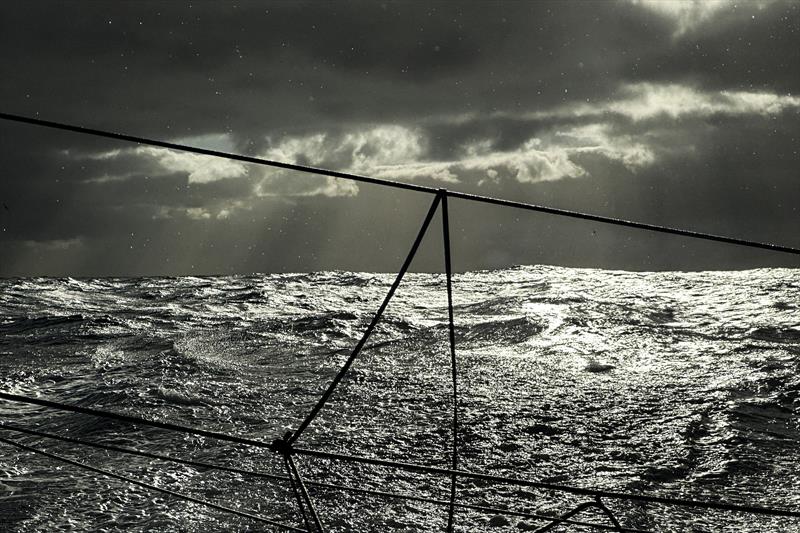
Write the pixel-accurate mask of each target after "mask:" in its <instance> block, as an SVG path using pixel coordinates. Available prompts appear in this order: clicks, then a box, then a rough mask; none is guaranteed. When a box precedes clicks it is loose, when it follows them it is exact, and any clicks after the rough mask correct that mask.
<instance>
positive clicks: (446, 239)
mask: <svg viewBox="0 0 800 533" xmlns="http://www.w3.org/2000/svg"><path fill="white" fill-rule="evenodd" d="M441 198H442V245H443V248H444V272H445V279H446V284H447V333H448V345H449V347H450V374H451V376H450V377H451V378H452V381H453V456H452V458H451V459H452V460H451V462H450V468H451V469H453V470H458V373H457V369H456V327H455V320H454V318H453V265H452V262H451V258H450V214H449V213H448V211H447V193H446V192H445V191H442V193H441ZM457 479H458V478H457V477H456V475H455V474H453V475H452V477H451V479H450V509H449V510H448V513H447V531H448V533H452V531H453V528H454V527H455V523H454V515H455V503H456V481H457Z"/></svg>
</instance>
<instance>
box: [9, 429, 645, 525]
mask: <svg viewBox="0 0 800 533" xmlns="http://www.w3.org/2000/svg"><path fill="white" fill-rule="evenodd" d="M0 430H9V431H16V432H20V433H26V434H28V435H34V436H37V437H44V438H48V439H54V440H59V441H63V442H69V443H72V444H77V445H80V446H89V447H92V448H97V449H101V450H108V451H113V452H120V453H125V454H129V455H137V456H141V457H147V458H149V459H157V460H160V461H167V462H173V463H177V464H184V465H188V466H193V467H196V468H206V469H209V470H220V471H224V472H231V473H235V474H242V475H247V476H256V477H261V478H265V479H267V480H270V481H274V482H279V481H280V482H286V481H288V482H290V483H294V480H293V478H292V477H290V476H280V475H276V474H269V473H266V472H259V471H255V470H247V469H243V468H234V467H228V466H223V465H219V464H214V463H206V462H202V461H193V460H190V459H181V458H178V457H173V456H170V455H161V454H157V453H151V452H146V451H143V450H138V449H134V448H125V447H122V446H115V445H112V444H101V443H98V442H90V441H86V440H81V439H76V438H73V437H65V436H62V435H55V434H53V433H45V432H44V431H37V430H34V429H28V428H22V427H19V426H13V425H11V424H7V423H0ZM284 463H285V461H284ZM285 466H286V467H287V468H288V465H286V464H285ZM307 483H308V485H310V486H312V487H318V488H323V489H331V490H341V491H344V492H352V493H357V494H369V495H372V496H381V497H384V498H394V499H401V500H410V501H418V502H423V503H432V504H436V505H442V506H449V505H450V502H449V501H448V500H439V499H434V498H426V497H424V496H415V495H411V494H400V493H396V492H387V491H381V490H375V489H366V488H363V487H351V486H349V485H339V484H335V483H324V482H320V481H308V482H307ZM455 506H456V507H458V508H461V509H472V510H476V511H482V512H485V513H489V514H506V515H510V516H519V517H522V518H529V519H536V520H555V519H557V518H556V517H553V516H547V515H542V514H536V513H526V512H522V511H513V510H510V509H498V508H495V507H487V506H483V505H471V504H466V503H456V504H455ZM301 512H302V513H304V512H305V511H304V509H302V507H301ZM562 522H564V523H567V524H574V525H579V526H591V527H597V528H601V529H603V528H605V529H611V527H610V526H606V525H604V524H592V523H591V522H580V521H575V520H562ZM625 531H627V532H630V533H647V532H644V531H640V530H635V529H625Z"/></svg>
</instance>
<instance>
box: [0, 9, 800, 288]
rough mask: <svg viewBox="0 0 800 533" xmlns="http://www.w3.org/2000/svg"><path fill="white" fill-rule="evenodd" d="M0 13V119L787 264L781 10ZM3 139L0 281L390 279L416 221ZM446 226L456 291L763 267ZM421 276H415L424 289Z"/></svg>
mask: <svg viewBox="0 0 800 533" xmlns="http://www.w3.org/2000/svg"><path fill="white" fill-rule="evenodd" d="M0 9H2V11H3V13H2V17H0V44H2V45H3V50H4V52H3V54H4V62H3V64H2V67H0V68H2V74H3V79H4V83H3V84H2V86H0V100H1V101H2V102H3V104H2V107H3V111H8V112H12V113H18V114H23V115H31V116H40V117H42V118H47V119H52V120H56V121H64V122H71V123H77V124H84V125H87V126H93V127H98V128H104V129H109V130H116V131H123V132H126V133H131V134H135V135H143V136H151V137H155V138H158V139H163V140H168V141H173V142H181V143H186V144H191V145H195V146H202V147H207V148H213V149H217V150H222V151H226V152H238V153H244V154H248V155H252V156H258V157H264V158H267V159H273V160H280V161H285V162H292V163H298V164H303V165H311V166H318V167H324V168H330V169H335V170H341V171H347V172H353V173H356V174H362V175H369V176H373V177H378V178H385V179H393V180H401V181H413V182H415V183H420V184H424V185H428V186H432V187H446V188H450V189H456V190H462V191H466V192H471V193H478V194H483V195H490V196H497V197H504V198H511V199H516V200H521V201H528V202H535V203H545V204H548V205H553V206H555V207H563V208H567V209H581V210H585V211H589V212H593V213H599V214H604V215H610V216H618V217H625V218H634V219H639V220H643V221H645V222H654V223H664V224H669V225H673V226H681V227H686V228H689V229H696V230H701V231H703V230H705V231H711V232H716V233H726V234H731V235H739V236H743V237H748V238H753V239H757V240H767V241H776V242H782V243H785V244H798V243H797V241H796V239H797V232H796V231H795V228H796V225H797V221H798V218H797V217H798V212H797V209H798V208H797V204H798V199H800V185H798V182H797V179H796V174H797V165H798V160H799V159H800V156H798V149H797V139H798V138H800V118H799V117H800V96H798V95H800V91H799V90H798V89H799V88H798V80H800V5H798V4H797V3H796V2H789V1H754V2H738V3H737V2H726V1H706V2H694V1H685V2H680V1H675V2H650V1H647V0H633V1H629V0H619V1H614V2H612V1H609V2H579V1H576V2H562V1H553V2H549V1H542V2H530V3H524V2H489V3H464V4H454V3H436V2H434V3H431V4H429V5H428V4H426V5H422V4H410V3H396V2H387V3H344V4H340V3H324V4H323V3H305V2H295V3H268V4H256V3H246V4H242V5H238V4H237V5H233V4H231V5H225V4H210V3H209V4H205V3H201V4H191V5H189V4H187V5H180V4H177V3H169V4H163V3H122V4H119V3H117V4H105V3H103V4H101V3H91V4H76V5H72V4H63V3H57V2H29V3H25V4H21V5H16V6H12V5H4V6H3V7H2V8H0ZM0 128H2V142H0V158H1V159H2V168H3V176H2V179H0V197H1V199H2V202H3V205H4V207H3V208H2V210H0V226H2V228H1V229H2V232H0V243H1V244H2V246H3V257H4V258H5V260H4V261H2V263H0V274H6V275H8V274H25V273H51V274H52V273H57V274H81V273H83V274H89V273H93V274H114V273H121V274H135V273H185V272H188V271H193V272H237V271H264V270H314V269H319V268H350V269H354V270H376V269H378V270H383V269H385V270H393V269H394V268H395V267H396V264H395V263H396V258H397V257H398V254H401V253H402V252H401V251H400V250H401V249H402V248H404V246H405V244H403V243H406V241H407V240H408V238H410V237H409V236H410V235H412V234H413V232H414V231H415V226H416V224H418V223H419V217H420V216H421V215H420V213H421V210H424V209H425V204H426V202H427V200H426V199H425V198H424V197H422V198H420V197H418V196H416V195H413V194H408V193H398V192H394V191H386V190H383V189H376V188H375V187H373V186H368V185H365V184H356V183H353V182H350V181H346V180H340V179H333V178H325V177H319V176H306V175H302V174H299V173H296V172H291V171H286V170H279V169H274V168H267V167H261V166H257V165H250V164H244V163H241V162H236V161H229V160H224V159H216V158H210V157H204V156H197V155H192V154H185V153H180V152H176V151H171V150H166V149H162V148H155V147H147V146H137V145H128V144H122V143H117V142H111V141H107V140H98V139H89V138H85V137H80V136H76V135H72V134H63V133H53V132H48V131H44V130H37V129H33V128H31V127H29V126H21V125H13V124H0ZM452 212H453V216H454V223H456V222H459V223H460V224H461V225H462V227H458V226H456V232H457V233H456V235H457V236H458V239H456V244H458V245H459V246H461V249H460V250H458V257H459V259H460V263H459V266H460V268H464V269H468V268H479V267H494V266H503V265H508V264H514V263H530V262H555V263H561V264H577V265H585V266H606V267H609V266H610V267H619V268H678V267H680V268H700V267H708V266H711V267H736V266H746V265H754V264H773V263H774V262H775V261H778V262H779V263H780V261H783V259H781V258H776V257H775V256H765V255H747V254H744V255H743V253H741V252H739V251H736V250H733V249H731V248H713V249H711V251H709V252H707V253H706V252H702V251H701V250H704V249H701V248H695V247H693V245H690V244H686V242H685V241H682V240H668V241H663V240H660V239H651V236H641V235H639V234H636V235H628V234H626V233H624V232H610V233H606V232H605V229H604V228H600V227H594V226H593V227H586V226H585V225H581V224H582V223H578V222H571V221H566V220H561V219H548V220H539V219H538V218H537V219H536V220H532V219H530V217H527V216H526V215H525V216H523V215H521V214H520V213H509V212H506V211H503V210H496V209H495V210H488V211H487V210H485V209H483V208H478V207H476V206H471V205H467V204H463V205H462V204H460V203H456V202H454V204H453V206H452ZM459 213H461V214H459ZM459 216H460V217H461V218H458V217H459ZM526 217H527V218H526ZM352 236H358V238H357V239H355V242H357V243H358V245H356V244H353V243H352V242H351V237H352ZM395 239H397V242H395ZM389 250H391V251H389ZM426 257H427V256H425V254H423V257H422V258H421V260H420V261H421V262H420V264H419V265H418V266H419V267H420V268H429V269H438V268H439V259H437V258H435V254H434V256H431V257H430V258H427V259H426ZM781 264H782V263H781Z"/></svg>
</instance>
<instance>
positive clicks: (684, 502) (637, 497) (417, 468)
mask: <svg viewBox="0 0 800 533" xmlns="http://www.w3.org/2000/svg"><path fill="white" fill-rule="evenodd" d="M0 398H3V399H6V400H11V401H17V402H21V403H29V404H35V405H43V406H45V407H51V408H54V409H60V410H64V411H73V412H78V413H85V414H90V415H94V416H100V417H104V418H111V419H115V420H122V421H128V422H132V423H135V424H141V425H145V426H152V427H158V428H163V429H172V430H175V431H180V432H182V433H189V434H195V435H203V436H207V437H211V438H215V439H219V440H223V441H228V442H235V443H237V444H246V445H249V446H257V447H260V448H269V449H272V446H273V445H272V444H268V443H266V442H263V441H257V440H252V439H244V438H241V437H235V436H231V435H226V434H224V433H217V432H213V431H205V430H199V429H194V428H188V427H183V426H177V425H175V424H167V423H164V422H154V421H152V420H145V419H142V418H138V417H132V416H128V415H119V414H117V413H109V412H106V411H98V410H96V409H89V408H86V407H78V406H74V405H69V404H62V403H57V402H51V401H47V400H40V399H38V398H27V397H25V396H19V395H16V394H8V393H5V392H0ZM293 452H294V453H296V454H300V455H306V456H310V457H319V458H322V459H333V460H341V461H350V462H356V463H363V464H371V465H374V466H389V467H397V468H402V469H404V470H409V471H412V472H426V473H432V474H445V475H452V474H453V473H454V472H455V474H456V475H458V476H460V477H467V478H472V479H481V480H484V481H492V482H495V483H508V484H514V485H521V486H527V487H534V488H540V489H548V490H555V491H560V492H567V493H571V494H583V495H589V496H600V497H604V498H606V497H607V498H613V499H618V500H631V501H641V502H651V503H663V504H666V505H678V506H683V507H697V508H705V509H720V510H723V511H736V512H743V513H753V514H762V515H772V516H788V517H793V518H800V511H790V510H787V509H775V508H770V507H760V506H750V505H736V504H730V503H724V502H707V501H698V500H688V499H680V498H668V497H663V496H647V495H643V494H629V493H623V492H611V491H602V490H597V489H591V488H582V487H572V486H569V485H557V484H554V483H546V482H543V481H530V480H526V479H519V478H511V477H503V476H493V475H490V474H481V473H478V472H471V471H467V470H450V469H447V468H438V467H434V466H425V465H419V464H415V463H405V462H399V461H387V460H384V459H374V458H370V457H359V456H355V455H347V454H341V453H332V452H324V451H319V450H310V449H307V448H293Z"/></svg>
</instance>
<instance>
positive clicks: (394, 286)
mask: <svg viewBox="0 0 800 533" xmlns="http://www.w3.org/2000/svg"><path fill="white" fill-rule="evenodd" d="M440 200H441V197H440V196H439V195H438V194H437V195H436V197H435V198H434V199H433V202H432V203H431V207H430V209H428V214H427V215H426V216H425V220H424V221H423V222H422V227H421V228H420V230H419V233H417V238H416V239H414V244H412V245H411V250H410V251H409V252H408V255H407V256H406V259H405V261H404V262H403V266H401V267H400V271H399V272H398V273H397V277H396V278H395V280H394V282H393V283H392V286H391V288H390V289H389V292H388V294H387V295H386V297H385V298H384V299H383V302H382V303H381V306H380V307H379V308H378V311H377V312H376V313H375V316H373V317H372V322H370V323H369V326H368V327H367V330H366V331H365V332H364V335H363V336H362V337H361V340H360V341H358V344H356V347H355V348H353V352H352V353H351V354H350V357H348V358H347V361H345V363H344V365H343V366H342V368H341V370H339V373H338V374H336V376H335V377H334V378H333V381H332V382H331V384H330V385H328V389H327V390H326V391H325V393H324V394H323V395H322V397H321V398H320V399H319V401H317V404H316V405H315V406H314V408H313V409H312V410H311V412H310V413H309V414H308V416H307V417H306V418H305V420H303V422H302V423H301V424H300V426H299V427H298V428H297V431H295V432H294V434H293V435H292V436H291V437H289V440H288V443H289V444H290V445H291V444H292V443H294V442H295V441H296V440H297V439H298V437H300V435H301V434H302V433H303V431H305V429H306V428H307V427H308V425H309V424H311V422H312V421H313V420H314V418H316V416H317V414H318V413H319V412H320V410H321V409H322V408H323V406H324V405H325V403H326V402H327V401H328V399H329V398H330V397H331V395H332V394H333V391H334V390H335V389H336V387H337V385H339V382H340V381H341V380H342V378H343V377H344V375H345V374H346V373H347V371H348V369H349V368H350V365H352V364H353V361H355V359H356V357H358V354H359V353H360V352H361V349H362V348H363V347H364V344H365V343H366V342H367V340H368V339H369V336H370V335H371V334H372V330H374V329H375V326H376V325H377V324H378V321H379V320H380V318H381V316H382V315H383V312H384V311H385V310H386V307H387V306H388V305H389V301H390V300H391V299H392V296H394V293H395V291H396V290H397V287H398V286H400V282H401V281H402V280H403V276H405V274H406V271H408V268H409V267H410V266H411V261H412V260H413V259H414V256H415V255H416V253H417V250H418V249H419V246H420V244H422V239H423V237H425V232H426V231H427V230H428V226H429V225H430V223H431V219H432V218H433V215H434V214H435V213H436V208H437V207H438V206H439V201H440Z"/></svg>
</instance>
